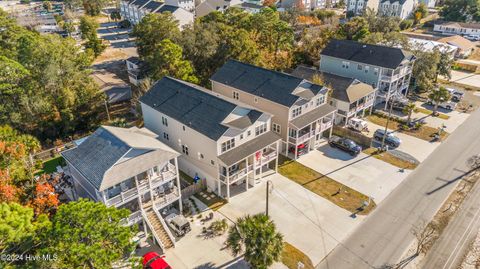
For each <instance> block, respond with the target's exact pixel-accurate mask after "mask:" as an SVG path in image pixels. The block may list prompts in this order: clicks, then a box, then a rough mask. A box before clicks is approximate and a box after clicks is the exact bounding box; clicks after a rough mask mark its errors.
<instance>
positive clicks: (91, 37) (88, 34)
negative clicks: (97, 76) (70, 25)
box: [80, 16, 107, 57]
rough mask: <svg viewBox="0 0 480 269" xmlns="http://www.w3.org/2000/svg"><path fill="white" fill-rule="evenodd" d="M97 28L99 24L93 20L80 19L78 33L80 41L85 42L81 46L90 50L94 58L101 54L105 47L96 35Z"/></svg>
mask: <svg viewBox="0 0 480 269" xmlns="http://www.w3.org/2000/svg"><path fill="white" fill-rule="evenodd" d="M99 26H100V24H99V23H98V22H97V21H96V20H95V18H92V17H88V16H82V17H81V18H80V33H81V35H82V39H83V40H86V42H85V43H84V44H83V45H84V46H85V49H91V50H92V51H93V53H94V55H95V57H97V56H99V55H100V54H102V52H103V51H104V50H105V49H106V47H107V46H106V45H104V44H103V42H102V40H101V39H100V38H99V37H98V35H97V29H98V27H99Z"/></svg>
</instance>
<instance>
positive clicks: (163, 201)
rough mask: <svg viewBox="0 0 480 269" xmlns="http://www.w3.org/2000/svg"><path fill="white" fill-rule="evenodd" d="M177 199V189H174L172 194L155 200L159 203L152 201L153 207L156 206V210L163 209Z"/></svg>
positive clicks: (178, 196)
mask: <svg viewBox="0 0 480 269" xmlns="http://www.w3.org/2000/svg"><path fill="white" fill-rule="evenodd" d="M179 198H180V195H179V193H178V188H177V187H174V188H173V192H171V193H169V194H166V195H164V196H162V197H160V198H157V199H159V200H160V201H154V206H156V207H157V208H163V207H165V206H167V205H168V204H170V203H172V202H174V201H176V200H178V199H179Z"/></svg>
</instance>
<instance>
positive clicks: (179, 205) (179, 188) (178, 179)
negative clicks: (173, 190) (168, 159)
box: [175, 158, 183, 214]
mask: <svg viewBox="0 0 480 269" xmlns="http://www.w3.org/2000/svg"><path fill="white" fill-rule="evenodd" d="M175 172H176V173H177V188H178V195H179V197H180V199H179V200H178V207H179V209H180V214H181V213H182V212H183V204H182V188H181V187H180V173H179V172H178V160H177V158H175Z"/></svg>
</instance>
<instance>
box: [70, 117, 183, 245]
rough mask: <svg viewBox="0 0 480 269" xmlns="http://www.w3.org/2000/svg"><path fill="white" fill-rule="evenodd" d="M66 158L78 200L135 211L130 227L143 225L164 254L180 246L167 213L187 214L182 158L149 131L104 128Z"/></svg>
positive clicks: (99, 129)
mask: <svg viewBox="0 0 480 269" xmlns="http://www.w3.org/2000/svg"><path fill="white" fill-rule="evenodd" d="M61 154H62V156H63V158H64V159H65V161H66V163H67V166H66V167H65V169H64V171H65V173H66V174H67V175H69V176H70V177H71V178H72V179H73V182H74V190H75V194H76V195H75V196H76V198H87V199H91V200H93V201H97V202H101V203H104V204H105V205H107V206H114V207H117V208H126V209H129V210H130V211H131V212H132V213H131V215H130V217H128V219H126V220H125V224H126V225H133V224H135V223H142V224H143V227H144V229H145V231H146V232H147V229H149V230H150V231H151V233H152V234H153V238H154V240H155V241H156V242H157V243H158V245H159V246H160V247H161V248H163V249H164V250H166V249H168V248H171V247H174V246H175V238H174V237H173V235H172V233H171V232H170V230H169V228H168V227H167V225H166V223H165V221H164V219H163V218H164V217H165V216H163V215H162V213H161V212H171V211H175V212H182V199H181V192H180V181H179V177H178V168H177V167H178V165H177V157H178V156H179V155H180V154H179V153H178V152H176V151H174V150H173V149H171V148H170V147H168V146H166V145H165V144H164V143H162V142H160V140H158V137H157V135H156V134H155V133H153V132H151V131H150V130H148V129H146V128H141V129H139V128H137V127H132V128H129V129H127V128H118V127H111V126H102V127H100V128H98V129H97V130H96V131H95V132H94V133H93V134H92V135H90V136H89V137H87V138H86V139H84V140H83V141H82V142H81V144H80V145H78V146H77V147H75V148H73V149H69V150H66V151H63V152H62V153H61Z"/></svg>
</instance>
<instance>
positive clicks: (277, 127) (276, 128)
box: [272, 123, 280, 134]
mask: <svg viewBox="0 0 480 269" xmlns="http://www.w3.org/2000/svg"><path fill="white" fill-rule="evenodd" d="M272 129H273V131H274V132H275V133H277V134H280V124H276V123H273V124H272Z"/></svg>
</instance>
